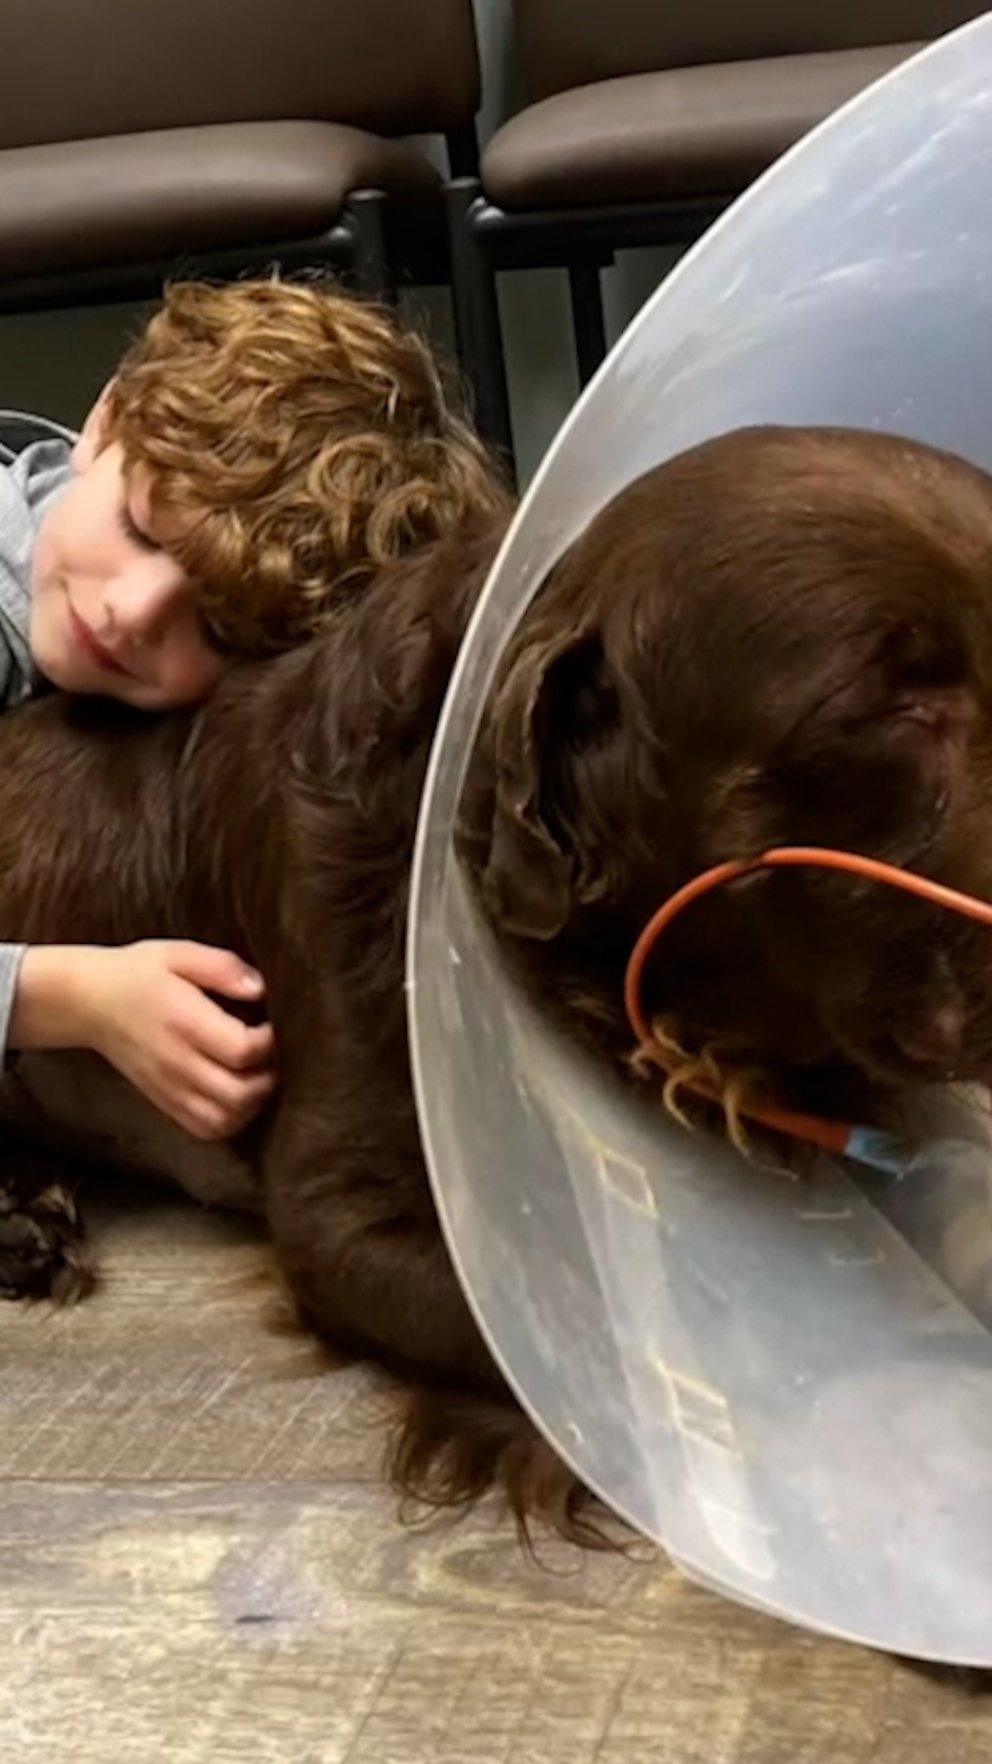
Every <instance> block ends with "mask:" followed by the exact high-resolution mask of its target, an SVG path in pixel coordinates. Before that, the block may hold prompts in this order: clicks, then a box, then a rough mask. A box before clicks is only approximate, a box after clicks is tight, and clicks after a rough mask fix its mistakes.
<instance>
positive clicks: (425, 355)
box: [106, 279, 509, 655]
mask: <svg viewBox="0 0 992 1764" xmlns="http://www.w3.org/2000/svg"><path fill="white" fill-rule="evenodd" d="M106 433H107V439H108V440H116V441H119V442H120V443H121V445H122V447H123V450H124V458H125V469H126V470H133V469H134V467H135V466H137V465H140V466H142V467H144V468H145V469H146V470H147V472H148V473H149V474H150V478H151V482H152V495H153V506H154V507H155V509H156V510H159V511H161V512H163V513H168V514H169V515H180V516H181V517H183V518H182V521H181V523H180V524H181V528H182V537H181V538H180V539H179V540H178V541H176V542H172V541H170V545H169V549H170V551H171V552H172V553H173V554H174V555H175V556H176V557H177V559H178V561H179V562H180V563H181V564H182V566H183V568H184V569H185V570H186V572H187V573H188V574H189V575H190V576H191V577H192V578H193V579H194V580H195V581H196V582H197V583H199V584H200V586H201V590H202V602H201V604H202V613H203V618H204V622H205V625H206V627H207V629H208V631H209V633H210V635H211V637H212V639H213V640H214V641H215V642H216V644H217V645H218V647H220V648H221V649H222V650H226V651H228V652H230V653H235V654H241V655H265V654H272V653H274V652H275V651H277V650H280V649H285V648H288V647H290V646H291V645H293V644H294V643H297V642H299V641H301V640H302V639H303V638H305V637H307V636H309V635H311V634H312V633H313V632H314V631H315V630H317V629H318V628H319V626H320V625H321V624H322V623H323V622H324V620H325V619H326V618H327V617H328V616H329V615H330V614H331V613H333V611H334V610H335V609H336V608H338V607H340V606H341V605H342V604H343V603H344V602H345V601H346V600H348V599H350V598H351V597H352V596H353V595H354V594H356V593H358V592H360V590H361V588H362V586H363V584H364V583H365V582H366V581H368V579H369V578H370V577H371V576H372V575H373V574H374V573H375V571H376V570H378V569H379V568H380V567H381V565H383V564H384V563H386V562H388V561H389V560H391V559H393V558H396V557H398V556H400V555H401V554H403V553H405V552H407V551H410V550H413V549H414V548H415V547H418V546H421V545H424V544H427V543H429V542H430V541H432V540H434V539H439V538H441V537H443V536H444V535H446V534H448V533H450V532H451V531H452V530H453V529H456V528H457V527H458V526H459V525H460V524H461V523H462V522H463V521H465V520H466V519H469V518H471V517H473V516H478V515H484V514H487V513H492V514H496V513H498V512H499V511H501V510H505V509H508V508H509V493H508V491H507V489H506V487H505V485H504V483H503V481H502V478H501V476H500V473H499V471H498V469H497V467H496V465H495V463H494V461H493V460H492V459H491V458H490V457H489V455H488V454H487V452H486V450H485V448H484V447H483V445H482V443H481V442H480V441H479V439H478V438H477V436H476V435H475V434H474V433H473V432H472V430H471V428H470V427H469V425H468V423H467V422H466V421H465V420H464V418H463V417H462V416H461V415H460V414H459V412H458V410H457V409H456V408H455V407H454V405H453V404H452V402H451V401H450V400H449V397H448V394H447V392H446V389H445V385H444V381H443V378H442V373H441V370H440V367H439V364H438V362H437V360H436V358H435V356H434V354H433V353H432V351H431V349H430V348H429V346H428V345H427V343H426V342H425V341H424V340H423V339H422V338H421V337H420V336H418V335H417V334H416V332H415V331H413V330H411V329H408V328H406V327H404V326H402V325H401V324H400V323H399V321H398V320H397V319H396V317H395V316H394V315H393V314H392V313H391V312H388V311H385V310H383V309H380V308H377V307H375V306H373V305H370V304H368V303H366V302H364V301H360V300H357V299H351V298H348V297H347V296H344V295H341V294H338V293H332V292H331V291H330V290H329V289H327V288H326V287H322V286H320V285H319V284H317V283H290V282H282V281H279V280H276V279H272V280H266V281H243V282H235V283H231V284H229V285H227V286H222V287H216V286H213V285H212V284H209V283H202V282H176V283H173V284H172V286H171V287H169V288H168V289H167V291H166V294H165V299H164V303H163V305H162V307H161V308H160V309H159V311H158V312H156V314H155V315H154V317H153V318H152V319H151V321H150V323H149V324H148V326H147V328H146V329H145V331H144V332H143V334H142V335H141V336H140V337H139V338H138V339H137V341H136V342H135V343H134V344H133V345H132V346H131V347H130V349H129V350H128V351H127V352H126V354H125V355H124V358H123V360H122V361H121V364H120V367H119V368H118V370H117V374H116V377H115V379H114V381H113V382H112V385H111V388H110V392H109V401H108V413H107V431H106Z"/></svg>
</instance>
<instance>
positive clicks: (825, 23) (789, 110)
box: [447, 0, 984, 458]
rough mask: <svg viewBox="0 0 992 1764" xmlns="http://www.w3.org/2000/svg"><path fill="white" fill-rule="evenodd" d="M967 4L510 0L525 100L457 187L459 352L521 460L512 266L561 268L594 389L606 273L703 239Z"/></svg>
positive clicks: (940, 0)
mask: <svg viewBox="0 0 992 1764" xmlns="http://www.w3.org/2000/svg"><path fill="white" fill-rule="evenodd" d="M982 11H984V7H982V6H980V5H975V4H974V3H971V4H969V3H968V0H695V4H693V5H691V6H677V5H672V4H661V3H660V0H609V4H598V5H597V4H592V3H589V4H581V3H577V0H514V15H515V22H516V32H517V40H518V49H519V57H520V62H521V72H522V75H523V81H524V86H525V89H526V92H527V95H528V98H529V100H530V101H529V102H528V104H527V106H526V108H525V109H523V110H522V111H520V113H519V114H518V115H516V116H514V117H513V118H511V120H510V121H508V122H506V123H505V124H504V125H503V126H502V127H501V128H500V129H499V130H498V131H497V133H496V134H495V135H494V136H493V138H492V140H491V141H490V142H489V144H488V146H487V147H486V148H485V151H484V153H483V156H482V165H481V177H480V178H479V179H477V180H476V179H472V178H458V179H455V180H454V181H453V182H452V183H451V184H450V185H449V188H448V193H447V195H448V208H449V228H450V231H451V240H452V267H453V284H454V292H455V316H456V325H457V331H458V340H459V352H460V355H461V359H462V363H463V366H464V368H465V371H466V373H467V376H468V378H469V380H470V381H471V383H472V387H473V391H474V397H475V404H476V413H477V418H478V421H479V426H480V427H481V429H482V430H483V433H484V434H485V435H486V436H487V438H488V439H489V440H490V441H492V442H493V443H494V444H495V445H496V446H497V447H498V448H500V449H501V450H502V451H503V452H504V454H505V455H506V456H507V457H508V458H509V457H512V444H511V431H510V414H509V404H508V397H507V385H506V370H505V365H504V357H503V346H502V338H501V333H500V324H499V314H498V307H497V299H496V272H497V271H498V270H500V269H513V268H520V267H539V266H548V265H554V266H565V267H567V269H568V272H569V280H570V287H571V300H572V314H573V321H574V331H575V343H576V355H577V360H578V368H579V378H580V382H581V383H583V384H584V383H585V381H586V380H587V379H588V378H589V376H590V375H591V374H592V372H593V371H594V370H595V368H596V367H597V366H598V365H599V362H600V361H601V359H602V357H603V355H604V353H605V348H606V343H605V331H604V322H603V306H602V296H601V288H600V270H601V269H602V268H603V267H604V266H605V265H608V264H609V263H611V262H612V261H613V255H614V253H615V252H616V251H617V250H619V249H621V248H623V247H628V246H636V245H678V246H684V245H687V244H690V243H691V242H692V241H693V240H694V239H695V238H697V237H698V236H699V235H700V234H701V233H702V232H704V231H705V230H706V228H707V227H708V226H709V225H710V224H711V222H712V221H713V220H715V219H716V217H717V215H718V214H719V213H720V211H721V210H722V209H723V208H725V207H726V206H727V204H728V203H729V202H731V201H732V200H733V199H734V197H735V196H737V195H738V194H739V193H740V192H741V191H742V190H743V189H745V188H746V186H747V185H748V184H749V183H751V182H752V180H753V179H754V178H755V177H756V176H757V175H758V174H759V173H760V172H762V171H764V170H765V169H766V167H768V166H769V165H771V164H772V162H773V161H774V160H775V159H776V158H778V156H779V155H780V154H781V153H783V152H784V151H785V149H786V148H787V147H790V146H791V145H792V144H793V143H794V142H795V141H797V140H799V138H800V137H801V136H802V135H804V134H805V133H806V132H807V131H808V130H809V129H810V128H812V127H813V126H814V125H815V124H816V123H818V122H820V121H821V120H822V119H823V118H824V117H826V116H827V115H829V113H830V112H831V111H833V110H835V109H837V108H838V107H839V106H840V105H841V104H843V103H844V102H845V101H846V100H847V99H849V98H851V97H853V96H854V95H855V94H856V93H857V92H858V91H860V90H862V89H863V88H864V87H865V86H867V85H869V84H870V83H871V82H872V81H873V80H875V79H877V78H878V77H879V76H880V75H882V74H884V73H885V72H887V71H888V70H889V69H890V68H892V67H894V66H895V65H896V64H897V63H898V62H899V61H901V60H903V59H904V58H905V57H907V56H908V55H909V54H911V53H912V52H913V51H914V50H915V49H917V48H919V47H920V46H921V45H922V43H923V42H925V41H927V40H928V39H931V38H933V37H936V36H940V35H942V34H943V33H944V32H945V31H948V30H950V29H952V28H953V27H955V26H957V25H959V24H963V23H964V22H965V21H966V20H968V19H970V18H973V17H976V16H977V15H978V14H979V13H980V12H982Z"/></svg>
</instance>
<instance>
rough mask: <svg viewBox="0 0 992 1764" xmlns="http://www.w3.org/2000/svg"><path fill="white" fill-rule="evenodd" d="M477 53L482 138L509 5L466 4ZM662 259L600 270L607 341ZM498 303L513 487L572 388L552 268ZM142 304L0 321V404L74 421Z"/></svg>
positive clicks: (501, 110)
mask: <svg viewBox="0 0 992 1764" xmlns="http://www.w3.org/2000/svg"><path fill="white" fill-rule="evenodd" d="M474 5H475V12H476V20H477V24H478V30H479V41H480V45H481V50H482V65H483V88H484V104H483V111H482V116H481V135H482V139H483V141H485V140H486V139H487V138H488V136H489V135H490V134H491V133H492V131H493V129H494V128H496V127H497V126H498V124H499V123H500V122H501V121H502V120H503V118H505V117H506V116H507V115H508V114H509V113H510V111H511V110H512V109H513V108H514V107H515V106H516V104H517V103H518V101H519V98H518V83H517V75H516V68H515V66H514V58H513V33H512V24H511V11H510V0H474ZM667 262H668V260H667V259H666V257H665V255H664V254H663V253H658V252H629V253H625V254H624V256H623V258H622V259H621V260H620V261H619V262H618V264H617V266H616V268H615V269H612V270H608V271H606V273H605V275H604V290H605V297H606V307H607V322H608V327H609V331H610V335H611V337H615V336H616V335H618V333H619V331H620V330H621V329H622V327H623V325H624V324H625V323H626V322H627V320H628V319H629V318H630V317H631V315H632V314H633V313H634V312H636V310H637V308H638V307H639V306H640V304H641V302H642V301H643V299H644V298H645V296H646V295H647V294H648V293H649V292H650V291H651V289H652V288H653V287H654V286H655V284H656V283H657V281H658V280H659V279H660V276H661V275H662V274H663V273H664V270H665V268H666V267H667ZM500 281H501V286H500V306H501V312H502V316H503V325H504V334H505V338H506V352H507V368H508V372H509V378H510V396H511V402H512V407H513V426H514V435H515V439H516V447H517V454H518V461H519V466H520V475H521V481H522V482H526V480H527V479H528V478H529V477H530V476H531V474H532V473H533V471H534V468H535V467H536V465H537V464H538V462H539V461H540V459H541V457H542V455H543V453H544V451H545V449H546V448H547V446H548V444H549V442H550V441H551V439H552V437H553V436H554V434H555V431H556V430H557V428H558V427H559V424H560V423H561V421H562V419H563V418H564V416H565V415H566V413H567V411H568V409H569V407H570V405H571V404H572V402H573V400H574V398H575V394H576V390H577V386H576V378H575V358H574V350H573V347H572V337H571V319H570V314H569V305H568V286H567V281H566V278H565V275H564V274H563V272H561V271H559V270H521V271H514V272H513V274H512V275H504V276H502V277H501V278H500ZM412 304H413V306H414V308H415V310H416V312H417V313H418V314H419V315H420V316H422V318H423V320H424V322H425V323H426V325H427V326H428V328H429V329H430V331H431V333H432V335H434V336H435V337H436V339H437V340H438V342H439V343H441V344H442V345H443V346H444V347H445V348H449V349H450V347H451V341H452V333H451V317H450V305H449V302H448V301H447V299H446V297H445V296H444V295H443V294H441V293H440V291H438V292H432V291H427V292H424V293H418V294H417V295H415V296H414V299H413V302H412ZM141 321H142V308H140V307H136V306H113V307H101V308H94V309H90V310H88V311H80V310H72V311H68V312H54V313H51V312H50V313H27V314H18V315H15V316H13V317H7V318H0V408H2V407H6V408H13V409H19V410H33V411H37V412H40V413H42V414H44V415H46V416H52V417H55V418H57V419H58V420H60V421H61V422H65V423H69V424H73V425H75V424H78V423H79V422H80V421H81V420H82V417H83V415H84V413H85V411H86V410H87V409H88V407H89V405H90V403H91V402H92V400H93V399H94V398H95V396H96V394H97V393H98V392H99V390H100V387H101V386H102V385H103V382H104V380H105V379H106V378H107V376H108V375H109V374H110V373H111V372H112V370H113V366H114V363H115V361H116V359H117V357H118V356H119V354H120V352H121V350H122V348H123V346H124V343H125V342H126V340H127V338H128V336H129V335H130V334H131V333H132V332H133V331H134V330H135V329H137V328H138V327H140V324H141Z"/></svg>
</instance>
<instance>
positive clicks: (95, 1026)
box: [0, 939, 275, 1139]
mask: <svg viewBox="0 0 992 1764" xmlns="http://www.w3.org/2000/svg"><path fill="white" fill-rule="evenodd" d="M263 991H264V988H263V984H262V979H261V976H260V975H258V974H256V973H255V972H254V970H253V969H251V968H248V967H246V965H245V963H244V962H243V961H241V959H240V957H238V956H236V955H234V954H232V952H231V951H230V950H223V949H211V948H208V947H207V946H206V945H204V944H199V943H188V942H183V941H181V940H170V939H165V940H161V941H157V942H155V941H146V942H143V943H130V944H122V945H120V946H113V947H105V946H101V945H95V944H93V945H90V944H36V945H32V946H31V947H29V948H27V949H25V948H23V947H21V946H20V945H17V944H0V1029H2V1041H0V1053H2V1052H3V1051H4V1050H5V1049H6V1048H17V1049H27V1048H67V1047H85V1048H90V1049H91V1050H92V1051H93V1052H94V1053H98V1054H101V1055H102V1056H103V1058H104V1059H105V1060H109V1062H110V1064H111V1065H112V1066H116V1068H117V1070H118V1072H120V1073H121V1075H122V1077H124V1078H126V1079H127V1080H128V1081H129V1083H131V1084H133V1085H135V1086H136V1088H137V1089H138V1090H140V1091H142V1093H143V1094H144V1095H145V1096H146V1097H147V1099H148V1101H149V1102H151V1103H154V1104H155V1106H156V1108H159V1109H161V1110H162V1112H163V1113H164V1114H166V1115H170V1116H171V1117H172V1119H173V1120H174V1121H177V1122H178V1124H179V1125H180V1126H181V1127H185V1129H186V1131H187V1132H188V1133H192V1134H194V1135H195V1136H196V1137H197V1138H201V1139H227V1138H230V1137H231V1135H233V1134H235V1133H237V1132H239V1131H240V1130H241V1128H242V1127H243V1126H244V1125H245V1124H246V1122H247V1121H249V1120H250V1119H251V1117H252V1115H254V1114H255V1113H256V1112H257V1110H258V1109H259V1108H261V1107H262V1105H263V1104H264V1103H265V1102H266V1101H267V1099H268V1097H269V1096H270V1095H271V1093H272V1089H273V1087H274V1084H275V1073H274V1069H273V1062H274V1053H275V1046H274V1041H273V1035H272V1029H271V1027H270V1026H269V1024H268V1023H260V1024H248V1023H245V1022H244V1021H242V1019H241V1018H240V1017H239V1016H238V1015H236V1014H232V1012H231V1011H228V1010H226V1009H225V1008H224V1007H223V1006H222V1005H221V1004H220V1003H219V1002H218V1000H219V999H221V998H224V997H227V998H230V999H232V1000H238V1001H239V1002H240V1003H241V1005H249V1004H252V1005H255V1006H257V1005H258V1004H260V1002H261V999H262V996H263ZM211 994H213V995H214V996H213V997H211V996H210V995H211Z"/></svg>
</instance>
